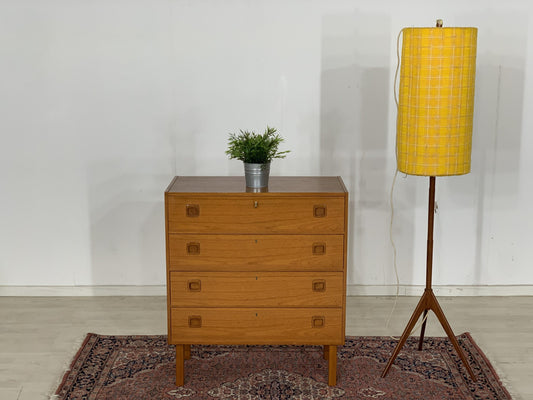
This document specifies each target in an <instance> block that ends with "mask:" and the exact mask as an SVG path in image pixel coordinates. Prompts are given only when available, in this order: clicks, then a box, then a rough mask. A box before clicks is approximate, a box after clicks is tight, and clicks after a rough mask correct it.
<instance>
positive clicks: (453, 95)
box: [396, 28, 477, 176]
mask: <svg viewBox="0 0 533 400" xmlns="http://www.w3.org/2000/svg"><path fill="white" fill-rule="evenodd" d="M476 44H477V28H405V29H403V45H402V59H401V69H400V85H399V100H398V103H399V104H398V120H397V138H396V145H397V149H396V151H397V162H398V170H399V171H400V172H404V173H406V174H410V175H424V176H447V175H462V174H467V173H469V172H470V154H471V152H472V125H473V118H474V86H475V74H476Z"/></svg>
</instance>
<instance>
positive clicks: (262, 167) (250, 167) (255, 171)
mask: <svg viewBox="0 0 533 400" xmlns="http://www.w3.org/2000/svg"><path fill="white" fill-rule="evenodd" d="M269 175H270V163H266V164H251V163H244V177H245V179H246V187H250V188H255V189H258V188H264V187H267V186H268V177H269Z"/></svg>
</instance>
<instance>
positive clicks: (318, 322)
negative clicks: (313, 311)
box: [311, 316, 326, 328]
mask: <svg viewBox="0 0 533 400" xmlns="http://www.w3.org/2000/svg"><path fill="white" fill-rule="evenodd" d="M311 326H312V327H313V328H323V327H324V326H326V317H324V316H313V317H311Z"/></svg>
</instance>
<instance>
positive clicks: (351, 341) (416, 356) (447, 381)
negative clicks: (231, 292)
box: [56, 333, 511, 400]
mask: <svg viewBox="0 0 533 400" xmlns="http://www.w3.org/2000/svg"><path fill="white" fill-rule="evenodd" d="M458 340H459V343H460V345H461V347H462V348H463V349H464V351H465V353H466V355H467V358H468V360H469V361H470V365H471V366H472V368H473V370H474V372H475V373H476V376H477V378H478V380H477V382H473V381H471V380H470V379H469V377H468V375H467V373H466V371H465V369H464V368H463V366H462V364H461V361H460V360H459V358H458V357H457V356H456V354H455V351H454V349H453V347H452V345H451V343H450V342H449V340H448V339H446V338H435V337H430V338H427V339H426V341H425V344H424V350H423V351H421V352H420V351H417V350H416V347H417V344H418V342H417V338H416V337H413V338H410V339H409V340H408V342H407V344H406V345H405V346H404V347H403V349H402V352H401V353H400V355H399V356H398V358H397V359H396V361H395V363H394V365H393V367H392V368H391V370H390V372H389V374H388V375H387V377H386V378H381V377H380V376H381V372H382V371H383V368H384V366H385V364H386V362H387V361H388V359H389V357H390V355H391V353H392V351H393V350H394V347H395V345H396V342H395V341H394V340H393V339H391V338H388V337H347V338H346V344H345V345H344V346H342V347H339V348H338V364H337V386H335V387H329V386H328V385H327V362H326V361H325V360H324V359H323V358H322V349H321V348H320V347H316V346H193V347H192V349H191V359H190V360H187V361H186V362H185V386H183V387H177V386H175V385H174V376H175V375H174V372H175V369H174V347H173V346H169V345H168V344H167V338H166V336H163V335H161V336H103V335H96V334H88V335H87V338H86V339H85V341H84V343H83V345H82V347H81V349H80V350H79V351H78V353H77V355H76V357H75V358H74V360H73V362H72V365H71V367H70V369H69V371H68V372H67V373H66V374H65V376H64V377H63V381H62V383H61V385H60V386H59V388H58V389H57V392H56V398H57V399H60V400H63V399H72V400H73V399H91V400H104V399H113V400H120V399H124V400H126V399H127V400H162V399H185V400H189V399H191V400H192V399H211V400H216V399H231V400H241V399H242V400H312V399H320V400H324V399H378V400H385V399H387V400H388V399H394V400H398V399H424V400H432V399H439V400H441V399H487V400H488V399H495V400H496V399H497V400H503V399H511V396H510V395H509V393H508V391H507V390H506V389H505V388H504V387H503V385H502V384H501V382H500V379H499V378H498V376H497V374H496V372H495V371H494V369H493V368H492V366H491V364H490V363H489V361H488V360H487V358H486V357H485V355H484V354H483V352H482V351H481V349H480V348H479V347H478V346H477V345H476V344H475V342H474V340H473V339H472V337H471V336H470V335H469V334H468V333H463V334H462V335H460V336H458Z"/></svg>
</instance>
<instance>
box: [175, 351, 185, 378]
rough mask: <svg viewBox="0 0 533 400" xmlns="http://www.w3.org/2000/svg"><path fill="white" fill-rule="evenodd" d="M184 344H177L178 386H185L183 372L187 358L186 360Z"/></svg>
mask: <svg viewBox="0 0 533 400" xmlns="http://www.w3.org/2000/svg"><path fill="white" fill-rule="evenodd" d="M183 347H184V345H183V344H177V345H176V386H183V383H184V382H183V374H184V369H185V365H184V364H185V360H184V355H185V354H184V353H185V352H184V349H183Z"/></svg>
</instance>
